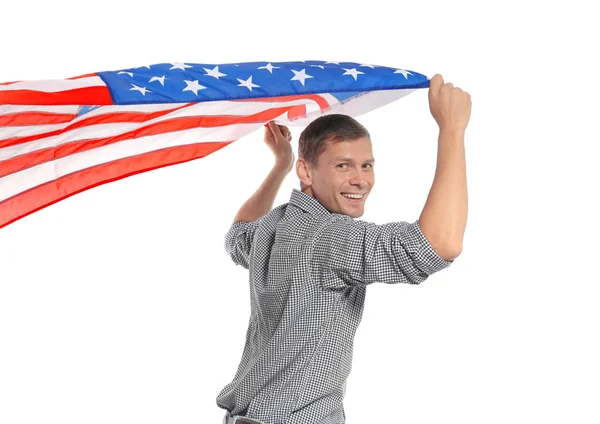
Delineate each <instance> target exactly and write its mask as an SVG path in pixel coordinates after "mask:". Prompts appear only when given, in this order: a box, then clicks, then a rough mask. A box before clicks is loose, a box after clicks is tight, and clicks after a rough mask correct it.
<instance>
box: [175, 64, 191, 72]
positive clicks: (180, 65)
mask: <svg viewBox="0 0 600 424" xmlns="http://www.w3.org/2000/svg"><path fill="white" fill-rule="evenodd" d="M171 65H173V66H172V67H171V68H170V69H169V71H170V70H171V69H181V70H184V71H185V68H191V67H192V65H186V64H185V63H181V62H175V63H171Z"/></svg>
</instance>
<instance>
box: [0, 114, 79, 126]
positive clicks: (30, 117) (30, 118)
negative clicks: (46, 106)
mask: <svg viewBox="0 0 600 424" xmlns="http://www.w3.org/2000/svg"><path fill="white" fill-rule="evenodd" d="M76 117H77V114H68V113H44V112H20V113H11V114H6V115H0V127H8V126H23V125H44V124H62V123H64V122H69V121H71V120H73V119H74V118H76Z"/></svg>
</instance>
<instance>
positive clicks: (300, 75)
mask: <svg viewBox="0 0 600 424" xmlns="http://www.w3.org/2000/svg"><path fill="white" fill-rule="evenodd" d="M291 71H292V72H293V73H294V77H293V78H292V79H291V80H290V81H300V82H301V83H302V85H304V81H306V79H307V78H314V77H312V76H311V75H308V74H307V73H306V69H302V70H301V71H294V70H293V69H292V70H291Z"/></svg>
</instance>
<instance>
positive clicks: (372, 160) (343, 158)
mask: <svg viewBox="0 0 600 424" xmlns="http://www.w3.org/2000/svg"><path fill="white" fill-rule="evenodd" d="M340 160H343V161H346V162H354V161H353V160H352V158H346V157H342V156H337V157H336V158H335V159H334V161H336V162H337V161H340ZM367 162H368V163H375V159H373V158H371V159H367V160H366V161H365V163H367Z"/></svg>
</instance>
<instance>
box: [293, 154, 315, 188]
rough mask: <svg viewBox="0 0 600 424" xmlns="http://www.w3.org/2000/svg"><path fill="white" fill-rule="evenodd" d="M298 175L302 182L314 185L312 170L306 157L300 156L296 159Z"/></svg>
mask: <svg viewBox="0 0 600 424" xmlns="http://www.w3.org/2000/svg"><path fill="white" fill-rule="evenodd" d="M296 175H297V176H298V179H299V180H300V182H301V183H302V184H304V185H307V186H309V185H312V171H311V170H310V168H309V166H308V163H306V161H305V160H304V158H298V160H297V161H296Z"/></svg>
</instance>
